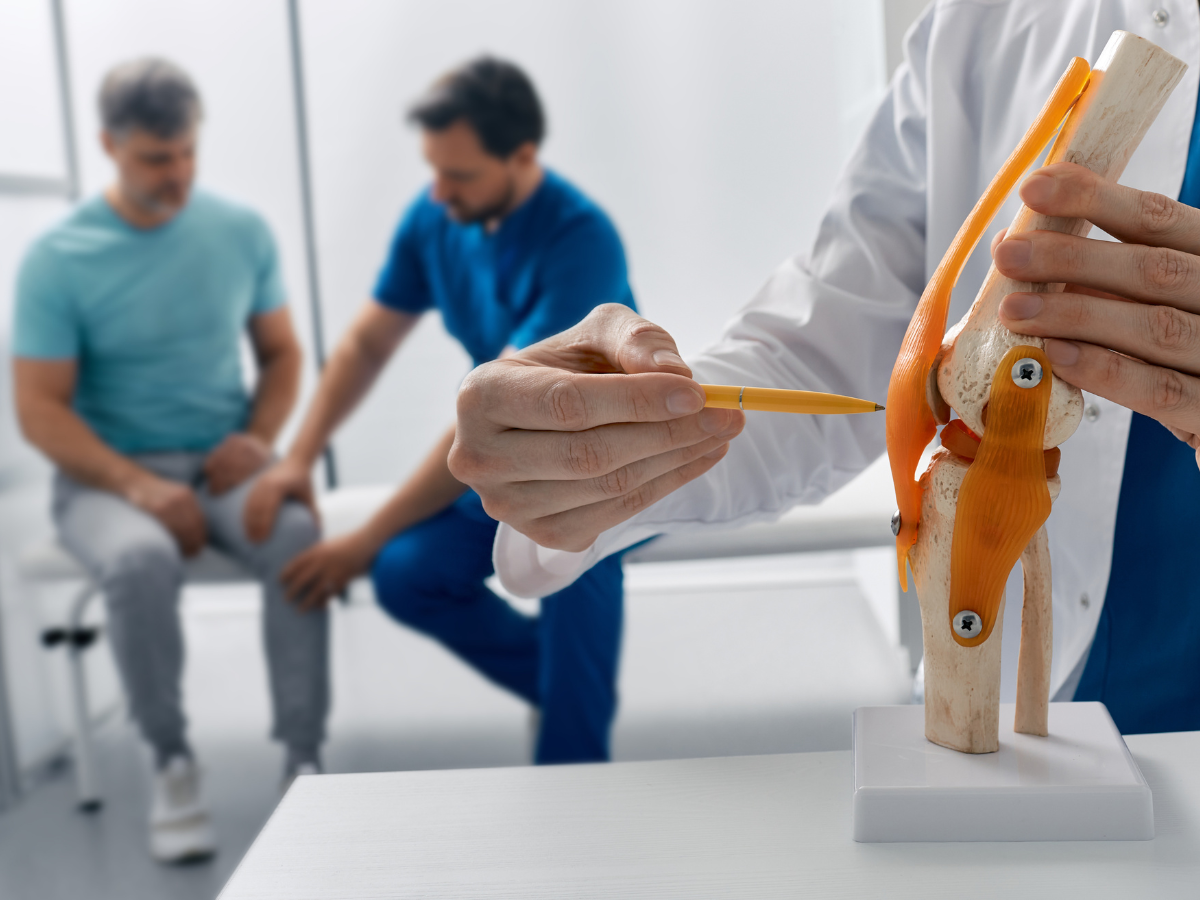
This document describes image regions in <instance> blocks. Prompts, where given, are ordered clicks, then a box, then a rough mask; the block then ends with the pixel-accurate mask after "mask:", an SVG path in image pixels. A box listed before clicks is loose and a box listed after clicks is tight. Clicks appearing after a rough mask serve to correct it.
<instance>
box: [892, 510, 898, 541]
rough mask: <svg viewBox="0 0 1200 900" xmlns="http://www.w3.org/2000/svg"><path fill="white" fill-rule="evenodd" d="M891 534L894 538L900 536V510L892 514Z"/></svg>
mask: <svg viewBox="0 0 1200 900" xmlns="http://www.w3.org/2000/svg"><path fill="white" fill-rule="evenodd" d="M892 534H894V535H896V537H899V536H900V510H896V511H895V512H894V513H892Z"/></svg>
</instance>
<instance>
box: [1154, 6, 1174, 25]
mask: <svg viewBox="0 0 1200 900" xmlns="http://www.w3.org/2000/svg"><path fill="white" fill-rule="evenodd" d="M1150 18H1152V19H1153V20H1154V24H1155V25H1157V26H1158V27H1159V28H1166V27H1167V23H1168V22H1170V21H1171V14H1170V13H1169V12H1167V11H1166V10H1165V9H1156V10H1155V11H1154V12H1152V13H1150Z"/></svg>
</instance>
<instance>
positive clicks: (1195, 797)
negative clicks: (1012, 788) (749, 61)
mask: <svg viewBox="0 0 1200 900" xmlns="http://www.w3.org/2000/svg"><path fill="white" fill-rule="evenodd" d="M1127 740H1128V744H1129V748H1130V750H1131V751H1132V752H1133V755H1134V758H1135V759H1136V760H1137V762H1138V765H1139V766H1140V767H1141V770H1142V773H1143V774H1144V775H1145V776H1146V779H1147V781H1148V782H1149V783H1150V787H1151V789H1152V790H1153V791H1154V817H1155V830H1156V835H1157V836H1156V838H1155V839H1154V840H1153V841H1146V842H1128V843H1127V842H1095V843H1082V842H1081V843H1044V844H1039V843H1007V844H999V843H976V844H964V843H956V844H858V843H855V842H854V841H853V840H852V839H851V790H852V772H851V769H852V763H851V756H850V752H849V751H837V752H832V753H803V754H791V755H782V756H744V757H727V758H722V759H693V760H668V761H662V762H645V763H618V764H612V765H598V766H597V765H589V766H560V767H550V768H511V769H476V770H451V771H436V772H397V773H380V774H366V775H323V776H316V777H307V778H301V779H299V780H298V781H297V782H296V784H295V785H294V786H293V788H292V790H291V791H290V792H289V793H288V795H287V796H286V797H285V798H284V800H283V801H282V803H281V804H280V806H279V808H278V810H276V812H275V814H274V815H273V816H272V817H271V819H270V821H268V822H267V824H266V826H265V827H264V828H263V831H262V833H261V834H260V835H259V837H258V839H257V840H256V841H255V843H254V845H253V846H252V847H251V848H250V850H249V852H248V853H247V854H246V857H245V859H244V860H243V861H242V863H241V865H240V866H239V867H238V869H237V871H236V872H235V873H234V875H233V877H232V878H231V879H230V881H229V884H228V885H227V886H226V888H225V890H224V891H223V892H222V894H221V896H220V900H250V898H255V900H267V898H270V900H284V898H287V900H291V898H306V900H334V898H339V900H340V898H356V900H367V898H385V897H386V898H400V897H420V898H441V897H455V898H501V897H503V898H513V900H515V898H522V900H534V898H556V900H559V898H572V897H638V898H642V897H645V898H662V897H679V898H683V897H686V898H706V900H707V898H726V897H745V898H755V900H769V898H776V897H822V898H824V897H830V898H843V897H864V898H885V897H886V898H905V897H912V898H920V900H934V898H943V897H944V898H951V897H953V898H961V897H970V898H972V900H979V898H990V897H1004V898H1013V897H1015V898H1019V900H1033V898H1042V897H1047V898H1048V897H1054V898H1065V897H1088V898H1109V897H1112V898H1117V897H1120V898H1150V897H1200V765H1198V763H1200V732H1190V733H1185V734H1163V735H1141V736H1131V737H1129V738H1128V739H1127Z"/></svg>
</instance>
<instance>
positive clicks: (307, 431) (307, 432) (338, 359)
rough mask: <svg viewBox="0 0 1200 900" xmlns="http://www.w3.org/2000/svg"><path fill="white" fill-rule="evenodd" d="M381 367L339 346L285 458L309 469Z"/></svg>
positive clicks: (348, 347) (370, 358)
mask: <svg viewBox="0 0 1200 900" xmlns="http://www.w3.org/2000/svg"><path fill="white" fill-rule="evenodd" d="M383 364H384V360H376V359H374V358H372V357H369V356H364V355H363V354H361V353H359V352H358V351H357V349H356V348H354V347H353V346H351V345H348V344H347V343H346V342H343V343H342V344H339V345H338V348H337V350H335V351H334V354H333V356H332V357H331V358H330V360H329V364H328V365H327V366H326V367H325V371H324V372H323V373H322V374H321V381H320V383H319V384H318V385H317V392H316V395H315V396H314V397H313V399H312V403H311V404H309V408H308V414H307V415H306V416H305V417H304V423H303V424H302V425H301V427H300V433H299V434H298V435H297V436H296V440H295V442H294V443H293V444H292V448H291V450H289V451H288V456H290V457H292V458H293V459H297V460H299V461H300V462H302V463H303V464H304V465H305V466H306V467H309V468H311V467H312V465H313V464H314V463H315V462H316V461H317V458H318V457H319V456H320V455H321V453H322V452H323V451H324V449H325V445H326V443H328V441H329V438H330V436H331V435H332V434H333V432H334V431H336V430H337V427H338V426H339V425H341V423H342V422H343V421H345V419H346V417H347V416H349V415H350V413H351V412H353V411H354V409H355V407H357V406H358V404H359V402H360V401H361V400H362V398H363V397H364V396H365V395H366V393H367V391H368V390H370V388H371V385H372V384H374V383H375V379H376V378H377V377H378V375H379V371H380V369H382V368H383Z"/></svg>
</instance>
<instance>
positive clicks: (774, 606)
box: [0, 554, 910, 900]
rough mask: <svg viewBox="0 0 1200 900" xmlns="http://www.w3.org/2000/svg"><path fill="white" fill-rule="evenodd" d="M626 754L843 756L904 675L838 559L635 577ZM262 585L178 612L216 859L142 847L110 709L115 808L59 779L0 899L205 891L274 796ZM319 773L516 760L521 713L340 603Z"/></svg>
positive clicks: (128, 752)
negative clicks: (183, 857)
mask: <svg viewBox="0 0 1200 900" xmlns="http://www.w3.org/2000/svg"><path fill="white" fill-rule="evenodd" d="M628 568H629V576H628V591H627V596H628V600H627V613H626V642H625V648H624V656H623V670H622V678H621V698H622V699H621V702H622V706H621V713H620V717H619V720H618V723H617V727H616V731H615V734H614V756H615V758H617V759H651V758H666V757H679V756H710V755H725V754H739V753H769V752H785V751H796V750H817V749H833V748H838V747H847V746H849V740H850V712H851V711H852V710H853V709H854V708H855V707H856V706H860V705H868V704H880V703H897V702H904V700H905V699H906V698H907V696H908V693H909V688H910V686H909V681H908V664H907V659H906V657H905V656H904V655H903V653H902V652H901V651H898V650H897V649H896V648H895V647H894V646H893V644H892V642H891V641H890V640H889V638H888V636H887V634H886V633H885V632H887V631H889V630H891V629H890V627H889V625H888V623H887V622H886V621H884V622H881V620H880V617H879V615H878V614H877V611H876V610H875V609H873V607H872V605H871V604H870V603H869V602H868V600H867V599H866V597H865V595H864V593H863V591H862V590H861V589H860V587H859V586H858V584H857V583H856V582H855V581H854V579H853V576H852V572H853V565H852V561H851V560H849V558H848V557H847V555H845V554H842V555H823V556H812V557H806V558H803V557H764V558H757V559H746V560H734V561H704V562H692V563H673V564H666V563H660V564H643V565H638V566H630V567H628ZM256 606H257V602H256V598H255V596H254V592H253V591H250V590H247V589H241V588H230V589H220V590H218V589H208V590H205V591H203V592H201V591H194V592H192V593H190V594H189V596H188V598H187V601H186V603H185V613H186V623H187V625H186V627H187V637H188V647H189V658H188V669H187V683H186V697H187V705H188V709H189V713H190V715H191V720H192V734H193V737H194V740H195V743H196V747H197V751H198V755H199V756H200V758H201V761H202V763H203V764H204V766H205V767H206V770H207V772H208V777H207V787H208V795H209V797H210V801H211V804H212V808H213V813H214V819H215V822H216V825H217V828H218V830H219V837H220V840H221V852H220V854H219V855H218V856H217V858H216V859H215V860H213V861H212V862H211V863H207V864H204V865H199V866H192V867H187V868H162V867H159V866H156V865H155V864H154V863H152V862H151V861H150V860H149V858H148V856H147V854H146V851H145V847H144V842H145V836H144V824H143V823H144V807H145V803H146V789H145V783H144V772H145V769H144V766H145V762H144V760H143V759H142V756H141V753H140V751H139V749H138V747H137V742H136V739H135V737H134V735H133V733H132V731H131V729H130V728H129V726H128V725H127V724H126V723H125V722H124V721H123V720H122V719H121V717H120V716H117V717H115V718H114V719H113V720H112V721H110V722H109V723H108V724H107V725H106V726H105V727H104V728H103V729H102V732H101V741H100V745H101V746H100V752H101V759H100V763H101V766H100V768H101V773H102V776H103V778H104V783H105V794H106V801H107V802H106V806H105V808H104V810H103V811H102V812H100V813H98V814H96V815H94V816H84V815H81V814H79V813H77V812H75V811H74V810H73V803H72V800H73V797H72V786H71V782H70V778H69V774H70V773H69V771H64V772H62V773H61V774H60V775H58V776H57V777H54V778H51V779H49V780H48V781H46V782H45V783H44V784H42V785H40V786H38V787H36V788H34V789H33V790H31V791H30V792H29V793H28V794H27V795H26V796H25V798H24V799H23V800H22V801H21V803H20V804H19V805H18V806H17V807H15V808H14V809H12V810H10V811H8V812H6V813H3V814H0V897H3V898H5V900H26V898H28V900H34V898H36V900H51V898H60V897H61V898H74V897H89V898H96V900H103V898H122V900H135V898H142V897H146V898H149V897H154V898H164V900H173V898H211V897H214V896H215V895H216V894H217V893H218V891H219V890H220V887H221V885H222V884H223V883H224V881H225V880H226V879H227V878H228V876H229V874H230V873H231V872H232V869H233V867H234V866H235V865H236V863H237V861H238V859H240V857H241V855H242V854H243V853H244V851H245V849H246V847H247V846H248V845H249V843H250V841H251V840H252V839H253V837H254V835H255V833H256V832H257V830H258V828H259V827H261V824H262V822H263V821H264V820H265V819H266V817H267V816H268V815H269V814H270V811H271V809H272V808H273V806H274V803H275V802H276V800H277V799H278V795H277V783H278V777H279V765H280V760H279V757H278V750H277V749H276V748H275V747H273V746H271V745H270V744H269V743H268V741H267V738H266V722H267V694H266V688H265V676H264V670H263V664H262V659H261V654H260V652H259V636H258V631H257V628H256V624H255V619H256V615H257V610H256ZM334 684H335V712H334V716H333V720H332V722H331V735H332V738H331V740H330V742H329V745H328V747H327V760H326V761H327V766H328V768H329V770H330V771H335V772H350V771H372V770H402V769H422V768H449V767H473V766H498V765H499V766H502V765H521V764H524V763H525V762H526V761H527V759H528V747H529V739H530V735H529V717H528V711H527V709H526V708H525V707H524V705H523V704H522V703H520V702H518V701H516V700H514V699H512V698H511V697H509V696H507V695H506V694H504V693H502V692H501V691H499V690H497V689H495V688H493V687H492V686H490V685H489V684H487V683H485V682H484V681H482V680H481V679H480V678H478V677H477V676H475V675H474V674H473V673H472V672H470V671H469V670H467V669H466V668H464V667H463V666H461V665H460V664H458V663H457V662H456V661H455V660H454V659H452V658H451V657H449V656H448V655H447V654H446V653H445V652H444V651H443V650H442V649H441V648H440V647H438V646H436V645H434V644H433V643H431V642H430V641H427V640H425V639H423V638H421V637H419V636H417V635H414V634H412V633H411V632H408V631H405V630H402V629H400V628H397V627H395V626H394V625H392V624H391V623H390V622H389V621H388V620H387V619H386V618H385V617H384V616H383V615H382V614H380V613H379V611H378V610H377V609H375V608H374V607H373V606H372V605H370V603H369V602H368V601H366V599H365V598H358V599H356V601H355V602H354V603H352V604H351V605H350V606H348V607H342V608H339V609H338V610H337V614H336V617H335V626H334Z"/></svg>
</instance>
